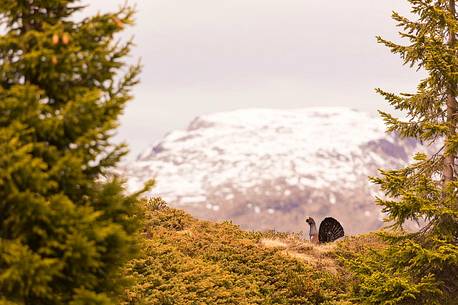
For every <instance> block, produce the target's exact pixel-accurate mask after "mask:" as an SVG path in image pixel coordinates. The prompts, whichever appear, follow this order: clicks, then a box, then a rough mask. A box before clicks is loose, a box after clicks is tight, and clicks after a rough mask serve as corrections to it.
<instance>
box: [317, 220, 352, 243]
mask: <svg viewBox="0 0 458 305" xmlns="http://www.w3.org/2000/svg"><path fill="white" fill-rule="evenodd" d="M344 235H345V233H344V229H343V227H342V225H341V224H340V223H339V222H338V221H337V220H335V219H334V218H332V217H326V218H325V219H324V220H323V221H322V222H321V224H320V230H319V233H318V239H319V240H320V243H327V242H332V241H335V240H336V239H339V238H341V237H343V236H344Z"/></svg>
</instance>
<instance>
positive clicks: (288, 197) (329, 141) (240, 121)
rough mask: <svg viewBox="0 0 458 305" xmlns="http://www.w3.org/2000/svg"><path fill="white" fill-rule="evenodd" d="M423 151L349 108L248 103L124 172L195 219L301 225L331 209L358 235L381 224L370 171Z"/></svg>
mask: <svg viewBox="0 0 458 305" xmlns="http://www.w3.org/2000/svg"><path fill="white" fill-rule="evenodd" d="M427 149H428V148H427V147H424V146H422V145H420V144H419V143H418V142H416V141H414V140H412V139H405V140H401V139H399V138H398V137H397V136H395V135H393V134H386V133H385V126H384V124H383V121H382V120H381V119H379V118H376V117H372V116H370V115H368V114H366V113H363V112H358V111H355V110H352V109H348V108H342V107H341V108H338V107H337V108H308V109H297V110H273V109H247V110H237V111H231V112H225V113H216V114H209V115H204V116H201V117H198V118H196V119H195V120H194V121H193V122H191V123H190V125H189V127H188V128H187V129H186V130H176V131H173V132H171V133H169V134H168V135H167V136H166V137H165V138H164V139H162V140H161V141H159V142H158V143H156V144H154V145H153V146H152V147H151V148H149V149H148V150H146V151H145V153H143V154H142V155H141V156H139V158H138V160H137V161H135V162H133V163H130V164H127V165H126V166H125V167H124V169H123V173H122V175H123V176H126V177H127V178H128V181H129V185H130V189H131V190H132V191H134V190H137V189H139V188H140V187H141V185H142V183H143V182H144V181H146V180H148V179H150V178H155V179H156V182H157V186H156V187H155V188H154V189H153V190H152V192H151V194H150V195H151V196H160V197H162V198H164V200H166V201H167V202H168V203H170V205H171V206H173V207H177V208H180V209H184V210H185V211H187V212H189V213H191V214H192V215H193V216H195V217H198V218H199V219H207V220H232V221H233V222H234V223H236V224H238V225H240V226H241V227H242V228H244V229H249V230H273V229H275V230H278V231H293V232H300V231H303V230H304V229H305V223H304V217H305V216H306V215H312V216H313V217H315V219H323V217H325V216H329V215H332V216H334V217H336V218H338V220H339V221H340V222H341V223H342V224H343V226H344V227H345V229H346V232H348V233H352V234H356V233H364V232H369V231H372V230H375V229H378V228H379V227H380V226H381V225H382V215H381V213H380V209H379V207H377V206H376V205H374V204H373V202H374V195H376V194H377V193H378V189H377V188H376V187H375V186H374V185H372V184H371V183H370V182H369V181H368V176H371V175H377V169H378V168H398V167H400V166H403V165H405V164H406V163H407V162H408V161H409V156H411V155H413V153H414V152H415V151H419V150H423V151H424V150H427Z"/></svg>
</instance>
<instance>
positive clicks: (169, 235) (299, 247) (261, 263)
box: [125, 200, 348, 305]
mask: <svg viewBox="0 0 458 305" xmlns="http://www.w3.org/2000/svg"><path fill="white" fill-rule="evenodd" d="M146 214H147V215H146V229H145V232H144V235H145V240H144V243H143V245H144V246H143V249H142V256H141V257H140V258H138V259H136V260H134V261H132V262H131V264H130V265H129V268H128V270H127V274H128V276H129V277H130V278H132V279H133V280H135V281H136V285H135V286H134V287H132V288H131V289H130V290H129V291H128V292H127V299H126V302H125V304H163V305H167V304H191V305H192V304H337V303H339V299H340V298H341V296H342V295H343V294H344V292H345V290H346V289H347V287H348V282H347V280H348V279H345V278H344V277H343V276H342V275H343V274H345V272H343V270H342V267H341V266H340V265H339V264H338V263H336V260H335V255H336V250H335V249H336V247H332V246H331V247H329V246H314V245H311V244H310V243H308V242H307V241H303V240H302V239H301V238H300V237H298V236H295V235H287V234H280V233H272V232H270V233H260V232H246V231H242V230H240V229H239V228H238V227H237V226H235V225H233V224H231V223H229V222H224V223H211V222H207V221H200V220H196V219H194V218H192V217H191V216H190V215H188V214H186V213H185V212H183V211H180V210H176V209H171V208H167V207H165V205H164V204H163V203H161V202H160V201H159V200H153V201H150V202H149V207H148V208H147V212H146ZM318 247H324V248H318ZM326 247H327V248H326ZM323 249H324V250H323ZM339 304H344V303H339Z"/></svg>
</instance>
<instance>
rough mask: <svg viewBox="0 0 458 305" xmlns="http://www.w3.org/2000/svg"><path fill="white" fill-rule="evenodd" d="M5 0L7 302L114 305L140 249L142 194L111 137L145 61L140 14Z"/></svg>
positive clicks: (0, 183)
mask: <svg viewBox="0 0 458 305" xmlns="http://www.w3.org/2000/svg"><path fill="white" fill-rule="evenodd" d="M83 9H84V7H83V6H81V5H80V3H79V1H77V0H2V1H0V27H1V28H2V30H1V31H0V304H34V305H37V304H38V305H39V304H46V305H49V304H74V305H76V304H78V305H80V304H113V303H116V299H117V297H116V296H117V294H118V293H119V291H120V290H121V289H122V288H123V285H124V282H123V281H122V280H121V277H120V276H119V272H120V268H121V267H122V266H123V264H124V263H125V262H126V260H128V259H129V258H130V257H131V256H132V254H133V253H134V252H135V249H136V234H135V232H136V230H137V228H138V216H139V215H138V210H137V201H138V200H137V197H138V195H139V194H140V193H137V194H134V195H126V194H125V191H124V189H123V184H122V181H119V179H117V178H116V177H115V176H114V175H112V174H111V169H112V168H113V166H114V165H116V163H117V162H118V161H119V160H120V158H121V157H122V156H123V155H124V154H125V153H126V148H125V146H124V145H114V144H112V143H111V141H110V138H111V137H112V135H113V131H114V128H115V127H116V126H117V119H118V117H119V115H120V114H121V113H122V111H123V108H124V105H125V104H126V102H127V101H129V100H130V99H131V95H130V92H131V88H132V86H134V85H135V84H136V83H137V82H138V77H137V76H138V73H139V71H140V67H139V65H132V66H129V65H127V64H126V62H125V58H126V56H127V55H128V54H129V51H130V49H131V46H132V42H131V41H128V42H120V41H118V40H117V38H116V36H115V35H116V34H117V33H118V32H120V31H122V30H123V28H124V26H125V25H129V24H131V23H132V22H133V20H132V16H133V10H132V8H130V7H128V6H125V7H121V8H120V9H119V10H118V11H116V12H114V13H107V14H97V15H95V16H92V17H87V18H84V19H82V20H78V19H77V18H76V17H75V13H77V12H79V11H81V10H83Z"/></svg>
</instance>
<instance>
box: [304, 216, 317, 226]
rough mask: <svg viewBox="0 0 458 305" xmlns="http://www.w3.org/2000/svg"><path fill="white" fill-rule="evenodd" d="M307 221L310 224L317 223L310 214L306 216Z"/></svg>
mask: <svg viewBox="0 0 458 305" xmlns="http://www.w3.org/2000/svg"><path fill="white" fill-rule="evenodd" d="M305 222H306V223H308V224H309V225H312V224H315V220H313V218H312V217H310V216H309V217H306V218H305Z"/></svg>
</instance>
